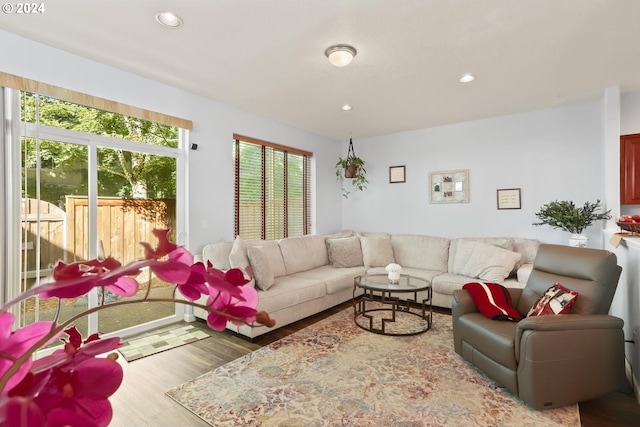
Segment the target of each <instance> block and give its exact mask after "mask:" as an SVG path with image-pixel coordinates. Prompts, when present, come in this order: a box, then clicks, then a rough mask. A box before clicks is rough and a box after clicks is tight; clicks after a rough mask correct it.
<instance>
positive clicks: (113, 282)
mask: <svg viewBox="0 0 640 427" xmlns="http://www.w3.org/2000/svg"><path fill="white" fill-rule="evenodd" d="M132 264H133V263H132ZM141 268H142V266H141V265H138V264H136V265H131V264H130V265H127V266H124V267H123V266H122V264H120V262H118V261H117V260H115V259H113V258H107V259H105V260H104V261H100V260H97V259H94V260H90V261H77V262H74V263H71V264H65V263H64V262H62V261H60V262H58V264H56V266H55V267H54V269H53V279H54V281H53V282H49V283H45V284H44V285H41V286H39V287H38V288H37V292H38V293H39V294H40V296H41V297H42V298H51V297H58V298H76V297H79V296H82V295H85V294H86V293H87V292H89V291H90V290H91V289H93V288H94V287H97V286H100V287H103V288H106V289H108V290H110V291H111V292H113V293H115V294H118V295H121V296H132V295H135V293H136V292H137V291H138V282H136V280H135V279H133V278H131V277H126V276H131V275H136V274H138V273H139V272H140V269H141Z"/></svg>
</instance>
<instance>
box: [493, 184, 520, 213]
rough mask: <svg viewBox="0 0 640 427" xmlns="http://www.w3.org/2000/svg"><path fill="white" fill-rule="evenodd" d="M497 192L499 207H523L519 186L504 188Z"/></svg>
mask: <svg viewBox="0 0 640 427" xmlns="http://www.w3.org/2000/svg"><path fill="white" fill-rule="evenodd" d="M497 193H498V195H497V199H498V209H521V207H522V205H521V198H520V189H519V188H502V189H499V190H497Z"/></svg>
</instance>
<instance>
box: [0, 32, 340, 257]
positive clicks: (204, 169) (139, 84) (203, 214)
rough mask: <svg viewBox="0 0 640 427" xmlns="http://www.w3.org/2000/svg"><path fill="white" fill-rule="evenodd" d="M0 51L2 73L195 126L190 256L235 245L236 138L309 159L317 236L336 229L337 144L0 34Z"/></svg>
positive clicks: (43, 46)
mask: <svg viewBox="0 0 640 427" xmlns="http://www.w3.org/2000/svg"><path fill="white" fill-rule="evenodd" d="M0 46H2V58H3V60H2V62H1V63H0V71H3V72H6V73H9V74H15V75H18V76H21V77H26V78H30V79H33V80H37V81H41V82H45V83H48V84H52V85H56V86H60V87H63V88H66V89H71V90H75V91H78V92H82V93H87V94H90V95H95V96H98V97H102V98H106V99H110V100H114V101H118V102H121V103H125V104H129V105H133V106H136V107H141V108H146V109H149V110H152V111H157V112H160V113H165V114H169V115H173V116H177V117H181V118H185V119H188V120H191V121H192V122H193V131H192V132H191V134H190V142H192V143H196V144H198V146H199V148H198V150H197V151H189V154H188V155H189V156H190V170H189V180H190V191H189V200H190V203H189V212H190V216H189V220H188V230H189V231H188V234H189V244H188V247H189V248H190V249H191V250H192V251H199V250H200V249H201V248H202V246H203V245H204V244H206V243H208V242H211V241H216V240H219V239H231V238H232V237H233V179H234V175H233V162H232V160H231V158H232V135H233V133H234V132H235V133H239V134H243V135H247V136H251V137H254V138H259V139H263V140H267V141H272V142H277V143H279V144H283V145H289V146H292V147H297V148H300V149H304V150H308V151H312V152H313V153H314V165H313V166H314V169H315V172H316V176H315V182H316V185H315V186H314V187H315V204H316V208H317V209H316V214H315V218H314V222H315V226H316V227H315V230H314V232H317V233H328V232H333V231H336V230H339V229H340V228H341V224H340V222H341V215H340V208H339V207H340V205H341V195H340V189H339V185H338V184H337V183H336V181H335V176H334V169H333V165H334V164H335V162H336V159H337V158H338V156H339V155H340V154H341V150H342V145H341V144H340V143H338V142H336V141H333V140H330V139H328V138H325V137H321V136H318V135H316V134H312V133H310V132H306V131H303V130H300V129H298V128H294V127H292V126H288V125H286V124H283V123H279V122H276V121H273V120H269V119H266V118H263V117H259V116H256V115H253V114H249V113H246V112H243V111H240V110H237V109H234V108H230V107H227V106H225V105H222V104H220V103H217V102H214V101H211V100H208V99H205V98H202V97H200V96H197V95H194V94H191V93H188V92H185V91H181V90H179V89H176V88H173V87H170V86H167V85H164V84H160V83H157V82H154V81H151V80H149V79H145V78H142V77H139V76H136V75H133V74H131V73H127V72H124V71H122V70H119V69H115V68H111V67H107V66H105V65H103V64H100V63H97V62H95V61H91V60H88V59H85V58H82V57H79V56H76V55H73V54H70V53H68V52H64V51H61V50H58V49H53V48H51V47H49V46H46V45H43V44H39V43H34V42H32V41H30V40H27V39H25V38H22V37H18V36H16V35H14V34H11V33H8V32H5V31H0ZM336 207H338V208H337V209H336Z"/></svg>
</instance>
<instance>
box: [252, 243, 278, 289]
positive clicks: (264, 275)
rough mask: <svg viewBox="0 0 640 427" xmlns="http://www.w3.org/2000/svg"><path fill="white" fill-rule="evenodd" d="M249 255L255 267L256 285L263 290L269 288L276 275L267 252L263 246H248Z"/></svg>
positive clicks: (253, 267)
mask: <svg viewBox="0 0 640 427" xmlns="http://www.w3.org/2000/svg"><path fill="white" fill-rule="evenodd" d="M247 256H248V257H249V263H250V264H251V268H252V269H253V277H254V279H255V281H256V287H257V288H258V289H262V290H263V291H266V290H268V289H269V288H270V287H271V286H272V285H273V283H274V277H273V270H272V269H271V264H270V263H269V259H268V258H267V255H266V252H265V251H264V250H263V249H262V247H261V246H247Z"/></svg>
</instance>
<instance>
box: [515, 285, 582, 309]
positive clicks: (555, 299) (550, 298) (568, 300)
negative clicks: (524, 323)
mask: <svg viewBox="0 0 640 427" xmlns="http://www.w3.org/2000/svg"><path fill="white" fill-rule="evenodd" d="M577 299H578V293H577V292H575V291H571V290H569V289H567V288H565V287H564V286H562V285H561V284H560V283H556V284H554V285H553V286H551V287H550V288H549V289H547V291H546V292H545V293H544V295H542V296H541V297H540V299H539V300H538V301H537V302H536V303H535V304H534V305H533V307H531V310H529V312H528V313H527V317H532V316H546V315H551V314H567V313H569V310H571V307H572V306H573V305H574V304H575V303H576V300H577Z"/></svg>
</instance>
